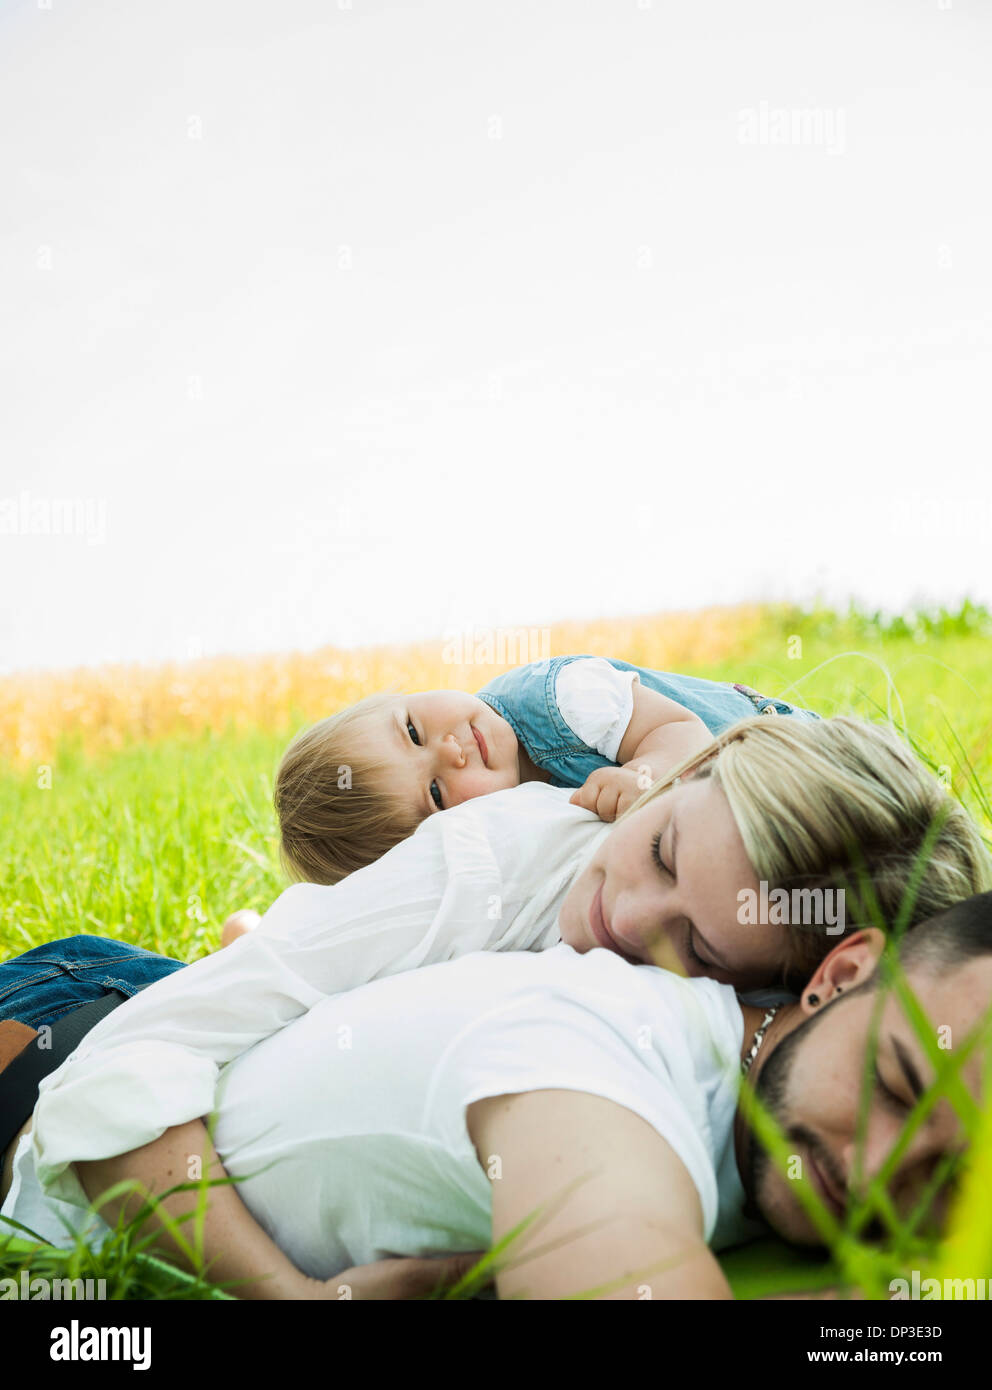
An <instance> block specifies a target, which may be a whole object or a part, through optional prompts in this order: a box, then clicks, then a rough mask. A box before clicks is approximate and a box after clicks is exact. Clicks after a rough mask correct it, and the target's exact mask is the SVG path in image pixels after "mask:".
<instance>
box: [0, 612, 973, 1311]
mask: <svg viewBox="0 0 992 1390" xmlns="http://www.w3.org/2000/svg"><path fill="white" fill-rule="evenodd" d="M550 643H551V651H550V654H557V653H565V652H588V653H593V654H595V653H601V654H605V655H611V656H618V657H623V658H625V659H626V660H629V661H632V662H635V663H637V664H639V665H643V666H653V667H657V668H661V669H665V670H675V671H685V672H689V673H692V674H698V675H704V676H709V677H712V678H714V679H725V680H733V681H742V682H744V683H746V684H748V685H751V686H754V687H756V688H757V689H759V690H761V691H762V692H763V693H766V694H768V695H775V696H782V697H784V698H786V699H790V700H792V701H795V702H796V703H799V704H803V705H807V706H809V707H810V708H812V709H815V710H817V711H818V712H819V713H821V714H823V715H831V714H838V713H851V714H857V715H861V716H863V717H866V718H869V719H873V720H882V721H891V722H892V723H893V724H894V725H895V726H896V728H897V729H898V730H899V731H900V732H901V733H902V734H903V735H904V736H905V737H906V738H907V739H909V741H910V742H911V743H912V745H913V747H914V748H915V749H916V751H917V753H918V755H919V756H920V757H921V758H923V759H924V760H925V761H926V762H928V763H929V764H930V766H932V767H933V768H934V769H935V770H936V771H937V772H938V775H939V776H940V777H941V778H942V779H943V780H944V781H945V783H946V784H947V785H948V786H949V787H950V788H951V789H952V790H953V792H954V793H955V794H956V795H957V796H958V797H960V799H961V800H962V801H963V802H964V804H965V805H966V806H967V807H968V809H969V810H970V811H971V812H972V813H973V814H974V815H975V817H976V818H977V819H978V821H979V823H980V824H981V825H982V827H983V830H984V833H985V835H986V838H987V839H989V840H990V843H992V801H990V789H992V704H990V702H989V699H988V696H987V690H986V682H987V680H988V677H989V675H990V674H992V661H990V652H992V615H990V614H989V613H988V612H987V611H986V610H984V609H983V608H981V607H978V606H976V605H973V604H970V603H965V604H963V605H962V606H961V607H960V608H958V609H955V610H953V611H949V610H940V611H936V612H922V611H913V612H910V613H907V614H905V615H902V616H899V617H887V616H884V615H881V614H872V613H867V612H864V611H861V610H857V609H853V608H852V609H850V610H848V611H846V612H834V611H831V610H827V609H809V610H803V611H800V610H797V609H793V608H788V607H782V606H764V607H762V606H744V607H735V608H720V609H713V610H708V611H703V612H698V613H692V614H675V615H656V616H647V617H643V618H625V619H619V620H609V621H608V620H603V621H598V622H589V623H581V624H580V623H574V624H566V623H562V624H558V625H556V626H555V627H554V628H552V629H551V631H550ZM460 647H461V649H460V650H459V651H458V652H456V653H455V656H456V657H457V658H458V659H454V660H453V659H452V650H451V645H450V643H449V644H447V645H445V644H444V643H442V642H438V643H435V644H421V645H418V646H416V647H391V648H375V649H368V650H363V651H352V652H344V651H336V650H333V649H327V650H324V651H320V652H316V653H312V654H292V655H286V656H278V655H274V656H271V657H264V658H262V657H259V658H234V657H230V658H219V659H212V660H203V661H198V662H190V663H186V664H182V665H171V666H163V667H119V668H109V667H108V668H102V669H99V670H83V671H75V672H65V673H58V674H50V673H43V674H31V675H23V676H16V677H11V678H8V679H6V680H5V681H4V682H3V684H2V686H0V749H2V764H0V831H2V834H3V843H4V850H5V853H4V879H3V881H4V891H3V894H2V896H0V959H3V958H6V957H7V956H10V955H15V954H17V953H19V952H21V951H24V950H27V949H29V948H30V947H32V946H35V945H39V944H41V943H42V942H45V941H48V940H51V939H53V938H57V937H64V936H69V935H73V934H75V933H78V932H91V933H96V934H102V935H109V936H113V937H116V938H119V939H121V940H125V941H131V942H135V943H137V944H139V945H141V946H145V947H147V948H149V949H151V950H154V951H159V952H162V953H164V954H166V955H170V956H174V957H177V958H178V959H181V960H194V959H196V958H197V957H199V956H200V955H203V954H204V953H206V952H208V951H211V950H214V949H216V947H217V945H218V942H219V932H220V926H221V923H222V922H223V920H224V918H225V917H226V916H227V915H228V914H229V913H230V912H231V911H233V910H234V909H236V908H240V907H254V908H257V909H258V910H260V911H264V910H265V909H266V908H267V907H268V905H269V904H270V903H271V902H272V900H273V899H274V898H275V897H276V896H277V895H278V893H279V892H280V891H281V890H282V888H283V887H284V886H285V882H286V880H285V878H284V876H283V873H282V871H281V868H280V865H279V859H278V848H277V838H276V833H275V824H274V817H273V812H272V805H271V800H272V782H273V775H274V771H275V768H276V766H277V763H278V759H279V756H280V754H281V752H282V750H283V748H284V747H285V744H286V743H287V741H288V740H289V738H290V737H291V736H292V735H293V734H294V733H295V732H296V731H298V730H299V729H300V728H301V727H302V726H303V725H305V724H306V723H308V722H309V721H311V720H313V719H316V718H320V717H322V716H324V715H325V714H328V713H331V712H333V711H334V710H335V709H338V708H341V707H342V706H344V705H346V704H348V703H349V702H351V701H352V700H354V699H356V698H358V697H360V696H361V695H363V694H366V693H368V692H370V691H371V690H375V689H383V688H395V689H398V690H403V689H432V688H438V687H447V688H455V689H466V690H475V689H477V688H479V687H480V686H481V685H483V684H484V683H485V682H486V681H487V680H488V679H490V678H491V676H493V675H495V674H496V673H497V671H498V669H500V668H499V667H496V666H495V665H491V664H485V663H484V662H479V661H477V660H475V659H474V658H475V657H476V656H477V655H478V654H479V649H476V648H474V647H473V644H472V643H471V642H465V643H461V644H460ZM483 655H485V652H484V651H483ZM974 1125H975V1134H974V1144H973V1153H974V1155H975V1161H976V1163H977V1162H979V1160H980V1161H981V1163H982V1164H984V1165H985V1168H986V1171H987V1170H988V1166H989V1163H990V1161H992V1112H989V1114H986V1115H985V1116H984V1117H979V1118H977V1119H975V1120H974ZM897 1234H899V1233H897ZM901 1234H902V1235H904V1236H905V1237H906V1239H907V1240H908V1239H910V1238H911V1236H912V1233H911V1232H903V1233H901ZM962 1243H963V1244H964V1247H966V1253H967V1261H968V1264H969V1268H971V1269H972V1271H973V1273H974V1274H975V1276H976V1277H977V1276H978V1275H979V1274H981V1275H983V1276H987V1275H990V1274H992V1202H990V1201H989V1199H988V1197H987V1195H986V1193H985V1192H984V1191H983V1190H982V1188H981V1185H980V1184H979V1183H977V1181H975V1182H971V1183H969V1182H968V1181H966V1182H965V1183H964V1185H963V1187H962V1197H961V1203H960V1204H959V1208H958V1211H957V1215H956V1217H955V1223H954V1226H953V1228H952V1231H951V1235H950V1236H949V1238H948V1244H946V1245H945V1246H944V1247H943V1249H939V1250H936V1251H934V1250H930V1251H928V1252H926V1258H927V1259H928V1260H930V1261H931V1262H932V1263H933V1267H934V1268H939V1267H941V1262H942V1261H944V1262H946V1260H947V1258H948V1255H947V1252H948V1250H949V1249H954V1250H955V1251H956V1252H957V1256H956V1257H957V1261H958V1264H957V1265H956V1266H955V1267H956V1268H957V1267H959V1266H960V1263H961V1260H962V1259H964V1258H965V1256H964V1255H962V1253H961V1252H962V1248H963V1245H962ZM0 1244H3V1242H2V1241H0ZM912 1248H913V1250H914V1253H915V1257H916V1258H918V1259H922V1258H923V1255H920V1254H919V1253H918V1252H916V1247H915V1246H913V1247H912ZM909 1249H910V1246H909V1245H907V1244H906V1243H905V1241H903V1243H902V1244H900V1243H899V1241H898V1240H895V1241H894V1243H893V1247H892V1250H891V1251H890V1252H889V1254H887V1255H885V1256H882V1255H878V1254H876V1252H874V1251H872V1250H870V1249H869V1247H867V1246H866V1245H864V1244H863V1243H862V1242H861V1241H860V1240H859V1239H858V1236H857V1233H856V1232H855V1233H853V1234H850V1233H849V1234H847V1235H843V1234H842V1235H841V1236H840V1237H837V1238H836V1239H835V1240H834V1241H833V1248H832V1252H831V1255H832V1257H831V1260H830V1261H828V1262H826V1263H824V1264H823V1265H815V1266H814V1265H811V1264H810V1262H809V1261H808V1260H799V1261H797V1259H796V1257H794V1256H792V1255H789V1254H787V1253H786V1252H785V1251H784V1248H782V1247H779V1246H777V1245H775V1244H774V1243H772V1244H767V1245H766V1244H762V1245H761V1246H756V1247H750V1248H749V1249H748V1250H746V1251H744V1252H742V1253H741V1254H740V1255H735V1256H731V1257H730V1258H729V1259H728V1260H727V1261H726V1268H727V1270H728V1272H729V1273H730V1275H731V1278H732V1281H733V1283H734V1286H735V1289H736V1291H737V1292H738V1293H739V1294H740V1295H741V1296H743V1297H754V1296H758V1295H760V1294H761V1293H763V1292H766V1291H768V1289H769V1288H771V1287H772V1286H773V1285H775V1284H776V1282H777V1283H778V1284H779V1285H780V1286H782V1285H783V1281H784V1284H785V1286H788V1283H789V1280H790V1279H792V1280H799V1281H800V1282H802V1281H806V1282H833V1281H835V1280H836V1279H838V1278H843V1279H850V1280H852V1281H855V1282H858V1283H859V1286H860V1287H862V1288H865V1289H866V1290H867V1291H868V1292H869V1293H871V1292H872V1291H873V1290H874V1291H875V1294H876V1296H882V1294H881V1293H880V1292H879V1291H880V1290H882V1289H883V1288H884V1286H885V1280H886V1279H887V1278H888V1276H889V1274H890V1273H891V1271H892V1269H895V1268H898V1267H899V1261H900V1260H904V1259H905V1258H906V1255H907V1251H908V1250H909ZM22 1268H27V1269H31V1270H34V1271H40V1270H42V1269H44V1270H51V1269H55V1268H58V1269H62V1270H65V1271H69V1270H71V1271H74V1272H75V1273H76V1274H80V1275H82V1274H84V1273H89V1274H90V1275H92V1274H93V1273H94V1272H96V1273H98V1274H101V1275H103V1276H105V1277H108V1283H109V1289H110V1295H111V1296H118V1297H138V1296H144V1297H204V1296H211V1293H212V1289H211V1286H210V1284H209V1280H208V1279H207V1278H205V1277H202V1276H201V1277H198V1278H194V1279H192V1280H191V1279H188V1278H184V1277H183V1276H181V1275H179V1274H178V1273H174V1272H173V1271H171V1269H170V1267H169V1266H168V1265H166V1264H164V1263H162V1262H160V1261H153V1260H150V1259H148V1258H147V1256H146V1255H144V1254H142V1253H141V1237H140V1233H139V1232H137V1231H134V1230H122V1231H119V1232H118V1233H117V1234H116V1236H115V1238H114V1242H113V1243H112V1245H110V1246H108V1248H107V1250H105V1251H104V1252H103V1253H102V1255H91V1254H89V1253H88V1252H86V1251H84V1250H82V1249H80V1250H77V1251H75V1252H73V1253H71V1254H69V1255H65V1254H61V1253H58V1252H54V1251H50V1250H45V1251H41V1250H32V1251H30V1252H29V1251H28V1247H27V1246H25V1245H23V1244H21V1243H20V1242H19V1241H18V1240H17V1239H14V1240H7V1241H6V1244H5V1245H4V1248H3V1249H0V1275H7V1274H12V1275H15V1276H16V1275H17V1273H18V1272H19V1271H20V1270H21V1269H22Z"/></svg>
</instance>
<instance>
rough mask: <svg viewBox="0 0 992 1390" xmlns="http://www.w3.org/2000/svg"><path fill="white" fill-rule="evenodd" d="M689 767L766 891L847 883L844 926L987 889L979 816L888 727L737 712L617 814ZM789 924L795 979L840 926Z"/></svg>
mask: <svg viewBox="0 0 992 1390" xmlns="http://www.w3.org/2000/svg"><path fill="white" fill-rule="evenodd" d="M690 775H694V776H708V777H712V778H713V781H714V782H715V783H716V784H717V785H718V786H719V787H720V788H721V790H722V791H723V793H724V795H725V796H726V798H727V800H728V802H729V803H730V809H731V812H732V813H733V817H734V820H735V822H736V824H737V828H738V830H739V831H740V834H741V839H742V840H743V842H744V849H745V851H746V853H747V857H748V859H749V860H750V863H751V867H752V868H753V869H754V872H755V875H756V877H757V878H758V880H759V882H762V881H763V882H765V883H766V884H767V885H768V891H769V893H771V892H772V890H774V889H776V888H782V889H785V890H786V891H787V892H788V893H790V894H791V892H792V890H793V889H811V888H812V889H821V890H822V889H827V888H833V889H843V890H844V900H843V901H844V918H843V921H844V932H845V933H847V932H851V931H856V930H858V928H860V927H866V926H885V927H886V928H888V929H891V928H892V927H893V926H894V925H895V924H896V923H899V924H900V925H901V926H906V927H911V926H915V925H916V923H917V922H921V921H924V920H925V919H926V918H928V917H932V916H935V915H936V914H937V913H939V912H944V911H945V910H946V909H947V908H949V907H950V906H951V905H952V904H953V903H956V902H958V901H960V900H961V899H962V898H967V897H970V896H971V894H973V893H981V892H984V891H985V890H986V889H989V888H992V855H990V854H989V851H988V849H987V847H986V845H985V842H984V840H983V838H982V835H981V833H980V831H979V829H978V826H977V825H976V824H975V822H974V821H973V820H972V818H971V816H970V815H969V814H968V812H967V811H966V810H965V809H964V807H963V806H962V805H961V803H960V802H959V801H957V800H956V799H955V798H954V797H953V796H951V795H950V793H949V792H948V791H947V790H946V789H945V788H944V786H943V785H942V784H941V782H939V781H938V779H937V778H936V777H935V776H933V774H932V773H931V772H929V771H928V770H927V769H926V768H925V767H924V766H923V764H922V763H921V762H919V760H918V759H917V758H916V757H915V755H914V754H913V753H912V752H911V751H910V749H909V748H908V747H907V746H906V744H904V743H903V741H902V740H901V739H900V738H899V737H898V735H897V734H896V733H895V732H893V731H892V730H891V729H889V728H887V727H885V726H882V725H879V724H870V723H868V722H867V721H866V720H862V719H855V718H851V717H848V716H843V715H839V716H837V717H835V718H833V719H823V720H805V719H793V718H790V717H788V716H784V717H770V716H767V715H757V716H755V717H754V718H753V719H745V720H742V721H741V723H739V724H735V725H733V726H732V727H731V728H729V729H726V730H724V731H723V733H721V734H719V735H717V737H716V738H715V739H714V740H713V742H712V744H710V745H709V746H708V747H707V748H704V749H703V751H702V752H701V753H695V754H693V755H692V757H690V758H687V759H686V760H685V761H684V762H683V763H682V764H681V765H680V766H679V767H675V768H673V769H672V770H671V772H670V773H668V774H667V775H666V776H665V777H663V778H662V779H661V780H660V781H658V782H656V783H655V784H654V785H653V786H652V787H651V788H650V789H649V790H648V791H646V792H644V794H643V795H642V796H641V797H639V798H638V800H637V801H636V802H634V804H633V805H632V806H631V807H630V808H629V809H628V810H627V811H626V812H625V813H624V814H625V816H630V815H633V814H634V813H635V812H636V811H638V810H639V809H640V808H641V807H642V806H644V805H646V804H647V803H648V802H649V801H652V800H653V799H654V798H655V797H657V796H660V795H662V793H664V792H666V791H669V790H670V789H671V787H672V786H673V785H674V784H675V783H676V781H680V780H681V779H683V778H685V777H687V776H690ZM900 914H903V915H902V916H900ZM786 931H787V936H788V943H789V946H788V955H787V959H786V962H785V966H784V971H783V977H782V983H783V984H785V985H786V986H787V987H791V988H795V987H796V986H797V985H799V986H800V987H801V985H802V984H803V983H805V981H806V979H808V977H809V974H810V973H811V971H812V970H813V969H814V968H815V966H816V965H817V964H819V962H820V961H821V960H822V959H823V957H824V956H825V955H827V953H828V952H829V951H830V950H831V949H832V948H833V947H834V946H835V945H836V944H837V942H838V941H839V940H841V939H842V935H843V933H840V932H838V933H836V934H835V935H828V934H827V933H826V932H825V931H824V928H823V926H819V927H817V926H813V925H803V924H797V923H795V922H793V923H791V924H790V925H789V926H788V927H787V928H786Z"/></svg>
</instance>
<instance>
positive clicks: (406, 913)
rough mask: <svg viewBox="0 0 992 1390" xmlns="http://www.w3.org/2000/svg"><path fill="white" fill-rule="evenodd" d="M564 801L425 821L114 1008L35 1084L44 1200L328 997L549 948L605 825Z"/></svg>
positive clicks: (200, 1093)
mask: <svg viewBox="0 0 992 1390" xmlns="http://www.w3.org/2000/svg"><path fill="white" fill-rule="evenodd" d="M570 795H571V792H570V791H569V790H568V788H556V787H549V786H547V785H545V784H544V783H540V782H528V783H526V784H524V785H523V786H520V787H513V788H511V789H509V790H507V791H502V792H496V793H494V794H492V795H489V796H481V797H477V798H476V799H475V800H473V801H468V802H465V803H464V804H463V805H461V806H455V807H453V808H452V809H451V810H449V811H444V812H443V813H442V814H441V815H437V816H429V817H428V818H427V820H425V821H424V822H423V823H422V824H421V825H420V826H418V828H417V830H416V832H415V833H414V834H413V835H412V836H410V837H409V838H408V839H406V840H404V841H402V842H401V843H400V844H398V845H397V846H396V847H395V848H394V849H392V850H390V852H389V853H388V854H386V855H384V856H383V858H381V859H380V860H378V861H377V862H376V863H374V864H370V865H369V866H368V867H367V868H365V869H360V870H359V871H358V872H357V873H353V874H350V875H349V876H348V878H346V879H344V880H343V882H341V883H339V884H336V885H334V886H333V887H320V886H318V885H316V884H297V885H296V886H294V887H292V888H289V889H287V890H286V892H285V893H283V894H282V895H281V896H280V897H279V898H278V899H277V900H276V902H275V903H274V904H273V905H272V907H271V908H270V910H269V911H268V912H267V913H266V915H265V917H264V919H263V920H262V923H261V925H260V926H259V927H258V928H257V930H256V931H254V932H251V933H249V934H248V935H246V936H244V937H242V938H240V939H239V940H238V941H236V942H234V944H233V945H231V946H228V947H226V948H225V949H224V950H223V951H219V952H217V953H216V954H215V955H212V956H207V957H206V958H205V959H203V960H199V961H197V962H196V963H195V964H193V965H190V966H188V967H187V968H186V969H185V970H177V971H175V972H174V973H173V974H171V975H169V976H167V977H166V978H165V979H162V980H158V981H156V983H155V984H153V985H150V986H149V987H148V988H147V989H144V990H142V991H141V993H140V994H138V995H136V996H135V997H134V998H133V999H130V1000H128V1001H127V1003H125V1004H122V1005H121V1006H120V1007H119V1008H118V1009H115V1010H114V1012H113V1013H111V1014H109V1015H108V1016H107V1017H106V1018H105V1019H103V1020H102V1022H100V1023H98V1024H97V1026H96V1027H95V1028H94V1029H93V1030H92V1031H91V1032H89V1033H88V1034H87V1035H86V1037H85V1038H84V1040H83V1042H82V1043H81V1044H80V1046H79V1047H78V1048H77V1049H76V1051H75V1052H73V1053H72V1054H71V1055H70V1056H69V1057H68V1058H67V1060H66V1061H65V1062H64V1063H63V1064H62V1066H61V1067H59V1068H58V1069H57V1070H56V1071H54V1072H53V1073H52V1074H51V1075H50V1076H48V1077H46V1078H45V1079H44V1081H43V1082H42V1083H41V1087H40V1089H39V1098H38V1103H37V1105H36V1106H35V1111H34V1125H33V1129H32V1132H31V1135H30V1136H28V1137H27V1138H26V1139H25V1140H24V1141H22V1142H25V1143H30V1145H31V1147H32V1151H33V1155H34V1162H35V1164H36V1166H37V1170H38V1176H39V1178H40V1180H41V1182H42V1183H43V1184H44V1186H45V1188H46V1190H47V1191H48V1192H49V1194H50V1195H51V1196H54V1197H58V1198H61V1199H62V1200H65V1201H68V1202H74V1203H77V1204H83V1205H85V1204H86V1198H85V1195H84V1193H83V1190H82V1188H81V1187H80V1185H79V1182H78V1180H77V1178H76V1175H75V1172H74V1170H73V1169H72V1167H71V1166H70V1165H71V1164H73V1163H75V1162H77V1161H79V1160H82V1159H97V1158H108V1157H110V1156H112V1155H114V1154H121V1153H127V1152H129V1151H130V1150H131V1149H134V1148H139V1147H140V1146H141V1145H143V1144H147V1143H150V1142H151V1140H153V1139H155V1138H157V1137H158V1136H159V1135H160V1134H162V1133H163V1132H164V1131H165V1130H166V1129H168V1128H169V1127H170V1126H171V1125H176V1124H184V1123H185V1122H186V1121H187V1120H192V1119H195V1118H197V1117H198V1116H200V1115H205V1114H207V1113H208V1112H209V1111H210V1109H211V1108H212V1106H213V1103H214V1091H215V1086H216V1082H217V1075H218V1068H219V1066H220V1065H221V1064H223V1063H225V1062H229V1061H231V1060H232V1058H234V1057H237V1056H238V1055H239V1054H240V1053H242V1052H244V1051H245V1050H246V1049H247V1048H249V1047H251V1046H253V1044H255V1043H257V1042H260V1041H261V1040H262V1039H263V1038H267V1037H268V1036H269V1035H270V1034H272V1033H275V1032H277V1031H278V1030H279V1029H280V1028H283V1027H284V1026H285V1025H286V1024H287V1023H290V1022H292V1020H293V1019H294V1018H297V1017H298V1016H299V1015H300V1014H302V1013H305V1012H306V1011H307V1010H308V1009H311V1008H313V1007H314V1005H315V1004H319V1003H320V1002H321V1001H322V1000H323V999H325V998H326V997H327V996H328V995H331V994H335V993H337V992H339V991H341V990H350V989H354V988H355V987H356V986H358V985H362V984H365V983H366V982H367V981H369V980H373V979H376V978H379V977H381V976H384V975H391V974H396V973H399V972H402V971H408V970H414V969H416V968H418V967H420V966H423V965H430V964H432V963H434V962H436V961H443V960H451V959H453V958H454V957H456V956H461V955H467V954H469V953H470V952H472V951H480V950H486V951H540V950H543V949H544V948H546V947H548V946H553V945H557V943H558V941H559V939H560V938H559V933H558V928H557V921H558V910H559V908H560V906H561V903H562V900H563V898H564V897H565V894H566V893H567V891H568V889H569V887H570V886H571V883H572V881H573V880H574V878H575V876H576V874H577V873H578V871H579V868H580V867H581V865H582V864H583V862H584V861H585V859H586V858H587V857H588V856H589V855H591V854H592V853H593V852H594V851H595V848H596V846H597V845H598V844H599V843H600V841H601V840H602V838H603V837H604V836H605V835H608V834H609V833H610V830H611V827H610V826H608V825H604V824H603V823H602V821H600V820H599V819H598V818H597V817H596V816H595V815H594V814H593V813H592V812H590V811H583V810H581V809H580V808H579V807H577V806H570V805H569V804H568V798H569V796H570ZM94 1117H99V1119H98V1120H96V1119H95V1118H94Z"/></svg>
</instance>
